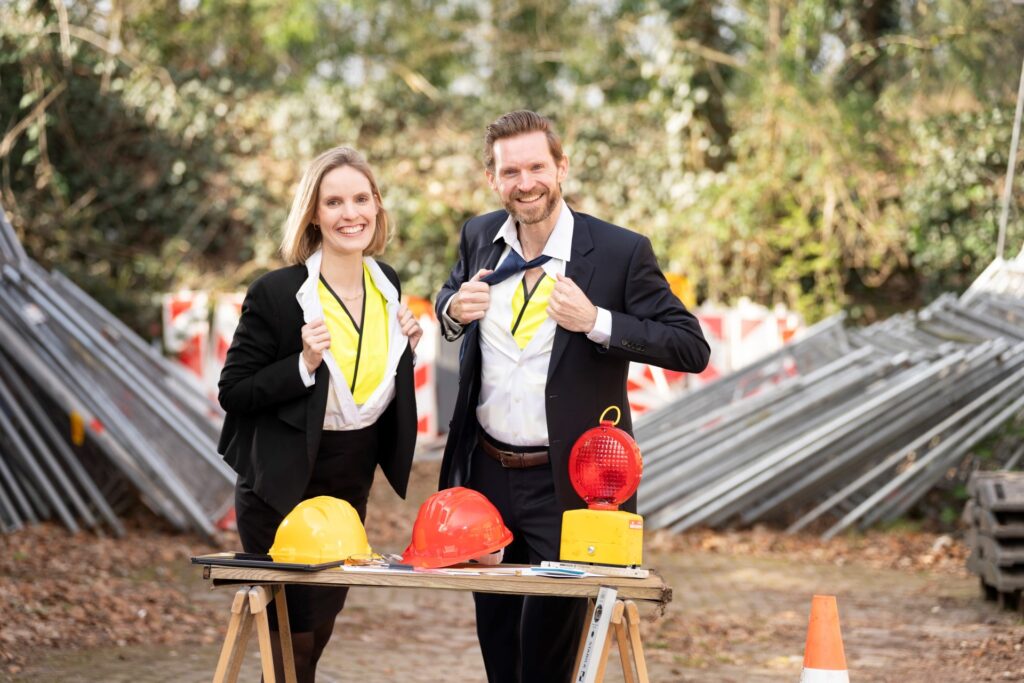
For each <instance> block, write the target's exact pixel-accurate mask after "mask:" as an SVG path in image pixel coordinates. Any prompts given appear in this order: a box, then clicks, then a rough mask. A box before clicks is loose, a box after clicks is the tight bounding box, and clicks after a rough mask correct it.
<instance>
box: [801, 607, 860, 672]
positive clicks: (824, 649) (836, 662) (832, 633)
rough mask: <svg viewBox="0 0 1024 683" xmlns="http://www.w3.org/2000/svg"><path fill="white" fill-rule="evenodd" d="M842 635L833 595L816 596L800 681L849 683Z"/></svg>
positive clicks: (837, 608) (808, 628) (808, 626)
mask: <svg viewBox="0 0 1024 683" xmlns="http://www.w3.org/2000/svg"><path fill="white" fill-rule="evenodd" d="M849 681H850V673H849V671H848V670H847V668H846V653H845V652H843V636H842V634H840V633H839V607H838V606H837V605H836V597H835V596H834V595H815V596H814V599H813V600H812V601H811V620H810V623H808V624H807V646H806V647H805V648H804V670H803V673H801V674H800V683H849Z"/></svg>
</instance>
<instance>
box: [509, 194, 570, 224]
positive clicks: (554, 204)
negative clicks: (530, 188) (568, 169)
mask: <svg viewBox="0 0 1024 683" xmlns="http://www.w3.org/2000/svg"><path fill="white" fill-rule="evenodd" d="M531 194H534V193H533V192H513V193H512V195H511V196H510V197H509V199H508V201H507V202H505V210H506V211H508V212H509V214H510V215H511V216H512V218H513V219H514V220H515V221H516V222H517V223H520V224H522V225H533V224H534V223H540V222H541V221H545V220H547V219H548V218H550V217H551V214H553V213H554V212H555V209H556V208H558V203H559V201H560V200H561V199H562V194H561V193H560V192H558V191H557V190H555V191H554V192H552V191H551V190H548V189H546V188H545V191H544V195H543V197H542V199H541V201H539V202H537V203H535V204H531V205H530V206H529V207H528V208H526V209H525V210H524V209H523V208H522V207H520V206H519V205H517V204H516V199H519V198H520V197H528V196H530V195H531Z"/></svg>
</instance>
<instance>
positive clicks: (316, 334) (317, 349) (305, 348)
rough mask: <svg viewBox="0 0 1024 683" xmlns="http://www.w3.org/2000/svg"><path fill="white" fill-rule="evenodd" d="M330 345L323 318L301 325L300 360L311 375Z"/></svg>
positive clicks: (329, 337) (329, 336)
mask: <svg viewBox="0 0 1024 683" xmlns="http://www.w3.org/2000/svg"><path fill="white" fill-rule="evenodd" d="M403 331H404V328H403ZM330 346H331V333H330V332H328V331H327V323H325V322H324V321H323V320H314V321H313V322H310V323H306V324H305V325H303V326H302V362H303V363H304V364H305V365H306V370H308V371H309V374H311V375H312V374H313V373H314V372H316V369H317V368H318V367H320V363H322V362H323V360H324V351H326V350H327V349H328V348H329V347H330Z"/></svg>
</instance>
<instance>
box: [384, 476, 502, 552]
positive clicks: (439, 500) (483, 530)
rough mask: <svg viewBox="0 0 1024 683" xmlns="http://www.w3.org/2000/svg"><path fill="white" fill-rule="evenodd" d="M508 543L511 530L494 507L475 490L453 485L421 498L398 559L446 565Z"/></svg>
mask: <svg viewBox="0 0 1024 683" xmlns="http://www.w3.org/2000/svg"><path fill="white" fill-rule="evenodd" d="M511 542H512V532H511V531H509V530H508V527H506V526H505V522H504V521H503V520H502V519H501V513H500V512H498V508H496V507H494V504H493V503H491V501H489V500H487V497H486V496H484V495H483V494H482V493H480V492H479V491H473V490H472V489H467V488H464V487H462V486H456V487H454V488H450V489H444V490H442V491H438V492H437V493H435V494H434V495H432V496H430V497H429V498H427V499H426V500H425V501H423V505H421V506H420V511H419V514H418V515H416V522H415V523H414V524H413V526H412V542H411V543H409V547H408V548H406V549H405V552H404V553H403V554H402V561H403V562H405V563H406V564H411V565H413V566H415V567H448V566H450V565H453V564H459V563H460V562H468V561H469V560H472V559H473V558H475V557H480V556H482V555H487V554H489V553H493V552H497V551H498V550H500V549H502V548H504V547H505V546H507V545H508V544H509V543H511Z"/></svg>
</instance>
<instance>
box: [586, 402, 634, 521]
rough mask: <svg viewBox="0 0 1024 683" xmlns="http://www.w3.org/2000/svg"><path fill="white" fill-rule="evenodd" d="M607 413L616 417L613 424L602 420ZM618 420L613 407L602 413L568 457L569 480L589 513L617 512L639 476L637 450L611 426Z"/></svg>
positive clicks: (629, 440) (619, 430)
mask: <svg viewBox="0 0 1024 683" xmlns="http://www.w3.org/2000/svg"><path fill="white" fill-rule="evenodd" d="M611 410H614V411H615V412H616V413H618V417H616V418H615V421H614V422H613V421H611V420H606V419H604V418H605V415H607V414H608V412H609V411H611ZM621 417H622V412H621V411H620V410H619V408H618V407H617V406H611V407H609V408H607V409H605V411H604V413H602V414H601V418H600V420H599V421H600V424H599V425H598V426H597V427H594V428H593V429H588V430H587V431H586V432H584V433H583V436H581V437H580V438H579V439H577V440H576V443H575V444H574V445H573V447H572V452H571V453H570V455H569V479H570V480H571V481H572V486H573V488H574V489H576V493H578V494H579V495H580V498H582V499H583V500H585V501H586V502H587V507H588V508H590V509H591V510H617V509H618V507H619V505H621V504H622V503H624V502H625V501H626V500H628V499H629V497H630V496H632V495H633V493H634V492H635V491H636V489H637V487H638V486H639V485H640V477H641V476H643V471H644V463H643V459H642V458H641V457H640V447H639V446H637V445H636V441H634V440H633V437H631V436H630V435H629V434H627V433H626V432H624V431H623V430H621V429H619V428H618V427H616V426H615V425H617V424H618V423H619V419H621Z"/></svg>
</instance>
